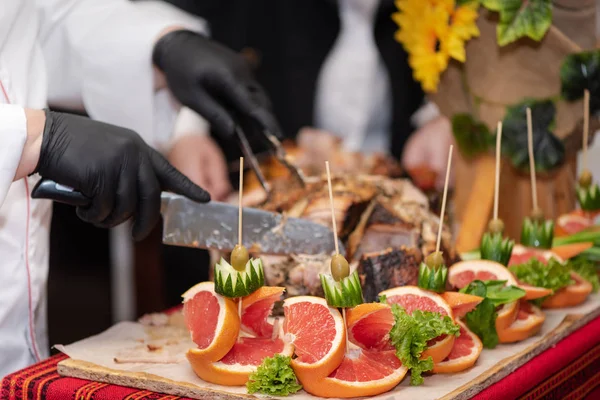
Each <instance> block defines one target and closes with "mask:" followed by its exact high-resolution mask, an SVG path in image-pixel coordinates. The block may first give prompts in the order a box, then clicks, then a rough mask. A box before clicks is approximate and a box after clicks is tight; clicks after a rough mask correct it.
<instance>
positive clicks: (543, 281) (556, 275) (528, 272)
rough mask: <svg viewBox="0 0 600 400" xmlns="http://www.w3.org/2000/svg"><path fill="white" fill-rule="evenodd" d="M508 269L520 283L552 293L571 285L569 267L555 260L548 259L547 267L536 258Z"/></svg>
mask: <svg viewBox="0 0 600 400" xmlns="http://www.w3.org/2000/svg"><path fill="white" fill-rule="evenodd" d="M509 269H510V271H511V272H512V273H513V274H515V276H516V277H517V279H518V280H520V281H521V282H525V283H527V284H529V285H533V286H538V287H543V288H546V289H552V290H553V291H557V290H558V289H560V288H563V287H565V286H567V285H570V284H572V283H573V280H572V279H571V274H570V270H571V269H570V268H569V266H567V265H564V264H561V263H560V262H559V261H558V260H556V259H555V258H552V259H550V261H548V264H547V265H544V264H543V263H542V262H540V261H539V260H538V259H537V258H532V259H531V260H529V261H527V262H526V263H524V264H519V265H513V266H511V267H510V268H509Z"/></svg>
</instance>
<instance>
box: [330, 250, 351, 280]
mask: <svg viewBox="0 0 600 400" xmlns="http://www.w3.org/2000/svg"><path fill="white" fill-rule="evenodd" d="M349 275H350V265H348V261H347V260H346V259H345V258H344V256H343V255H341V254H336V255H335V256H333V257H331V276H332V277H333V279H334V280H335V281H336V282H339V281H341V280H342V279H344V278H347V277H348V276H349Z"/></svg>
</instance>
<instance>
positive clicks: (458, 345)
mask: <svg viewBox="0 0 600 400" xmlns="http://www.w3.org/2000/svg"><path fill="white" fill-rule="evenodd" d="M457 322H458V325H459V326H460V336H459V337H457V338H456V340H455V341H454V347H453V348H452V351H451V352H450V354H449V355H448V357H446V359H445V360H444V361H442V362H439V363H437V364H434V366H433V372H434V373H436V374H451V373H454V372H461V371H464V370H466V369H467V368H471V367H472V366H473V365H475V363H476V362H477V359H478V358H479V355H480V354H481V351H482V350H483V343H481V340H479V337H477V335H476V334H474V333H473V332H471V331H470V330H469V328H467V326H466V325H465V324H464V323H463V322H461V321H457Z"/></svg>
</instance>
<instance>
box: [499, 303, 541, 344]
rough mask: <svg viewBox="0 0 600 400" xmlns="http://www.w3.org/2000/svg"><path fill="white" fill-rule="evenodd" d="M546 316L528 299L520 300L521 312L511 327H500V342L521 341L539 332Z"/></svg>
mask: <svg viewBox="0 0 600 400" xmlns="http://www.w3.org/2000/svg"><path fill="white" fill-rule="evenodd" d="M545 320H546V316H545V315H544V313H543V312H542V310H540V309H539V308H538V307H536V306H534V305H533V304H531V303H529V302H528V301H526V300H520V302H519V313H518V315H517V319H516V320H515V322H513V323H512V325H510V326H509V327H507V328H505V329H498V326H496V331H497V332H498V339H499V341H500V343H514V342H520V341H521V340H525V339H528V338H530V337H531V336H533V335H535V334H537V333H538V332H539V331H540V329H541V328H542V324H543V323H544V321H545Z"/></svg>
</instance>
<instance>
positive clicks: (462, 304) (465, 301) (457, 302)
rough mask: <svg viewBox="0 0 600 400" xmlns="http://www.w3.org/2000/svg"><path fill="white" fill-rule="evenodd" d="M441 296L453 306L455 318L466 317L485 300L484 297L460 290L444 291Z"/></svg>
mask: <svg viewBox="0 0 600 400" xmlns="http://www.w3.org/2000/svg"><path fill="white" fill-rule="evenodd" d="M441 296H442V298H443V299H444V301H446V303H448V305H449V306H450V307H451V308H452V313H454V318H455V319H458V318H462V317H464V316H465V315H467V314H468V313H469V312H471V311H473V310H474V309H475V307H477V306H478V305H479V303H481V302H482V301H483V297H479V296H473V295H472V294H466V293H460V292H444V293H442V294H441Z"/></svg>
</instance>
